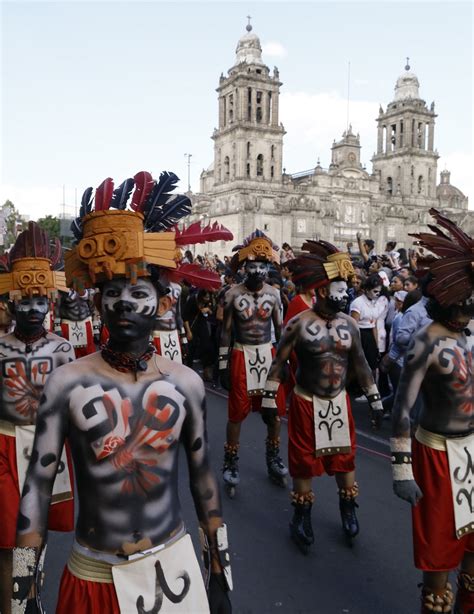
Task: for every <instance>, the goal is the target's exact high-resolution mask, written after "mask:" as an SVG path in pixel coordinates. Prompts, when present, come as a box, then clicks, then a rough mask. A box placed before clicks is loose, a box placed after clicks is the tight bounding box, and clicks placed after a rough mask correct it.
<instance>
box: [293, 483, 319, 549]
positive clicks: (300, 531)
mask: <svg viewBox="0 0 474 614" xmlns="http://www.w3.org/2000/svg"><path fill="white" fill-rule="evenodd" d="M313 502H314V493H313V491H312V490H311V478H294V479H293V491H292V492H291V505H292V506H293V507H294V512H293V518H292V519H291V521H290V536H291V538H292V539H293V541H294V542H295V543H296V545H297V546H298V547H299V548H300V550H301V551H302V552H303V553H304V554H308V552H309V547H310V546H311V545H312V544H313V543H314V533H313V525H312V523H311V508H312V507H313Z"/></svg>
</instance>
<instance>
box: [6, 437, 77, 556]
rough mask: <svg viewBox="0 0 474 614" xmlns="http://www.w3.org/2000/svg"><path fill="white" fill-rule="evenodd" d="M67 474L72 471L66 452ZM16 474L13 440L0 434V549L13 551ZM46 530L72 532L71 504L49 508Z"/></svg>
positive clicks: (16, 495)
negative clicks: (0, 502) (0, 499)
mask: <svg viewBox="0 0 474 614" xmlns="http://www.w3.org/2000/svg"><path fill="white" fill-rule="evenodd" d="M66 450H67V458H68V465H69V474H70V476H71V481H72V476H73V468H72V463H71V457H70V453H69V449H67V448H66ZM18 489H19V485H18V470H17V466H16V448H15V437H10V436H9V435H4V434H3V433H0V493H1V497H2V504H1V505H0V527H1V529H0V548H8V549H10V548H13V547H14V546H15V544H16V523H17V518H18V512H19V509H20V492H19V490H18ZM48 529H50V530H51V531H73V530H74V501H73V499H70V500H69V501H61V503H55V504H54V505H51V506H50V508H49V518H48Z"/></svg>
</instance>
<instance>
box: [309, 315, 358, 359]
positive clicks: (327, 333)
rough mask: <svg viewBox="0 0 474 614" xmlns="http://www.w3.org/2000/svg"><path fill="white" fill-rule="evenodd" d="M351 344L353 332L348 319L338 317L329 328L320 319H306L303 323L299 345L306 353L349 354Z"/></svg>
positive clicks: (316, 354)
mask: <svg viewBox="0 0 474 614" xmlns="http://www.w3.org/2000/svg"><path fill="white" fill-rule="evenodd" d="M351 346H352V334H351V331H350V329H349V326H348V324H347V322H346V320H342V319H339V318H336V319H335V320H333V321H332V322H331V323H330V326H329V328H328V326H327V324H326V322H325V321H322V320H320V319H306V320H304V321H303V322H302V323H301V326H300V335H299V340H298V343H297V347H299V348H300V349H301V350H302V351H304V352H305V353H308V354H312V355H314V356H318V355H327V354H328V353H334V354H347V353H348V352H349V350H350V349H351Z"/></svg>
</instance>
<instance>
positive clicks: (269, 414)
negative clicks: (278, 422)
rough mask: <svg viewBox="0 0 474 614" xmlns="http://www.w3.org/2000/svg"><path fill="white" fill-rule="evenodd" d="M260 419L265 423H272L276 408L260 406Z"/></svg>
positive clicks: (276, 414) (276, 413)
mask: <svg viewBox="0 0 474 614" xmlns="http://www.w3.org/2000/svg"><path fill="white" fill-rule="evenodd" d="M260 413H261V416H262V420H263V421H264V422H265V424H266V425H269V424H273V423H274V422H275V419H276V418H277V416H278V409H277V408H276V406H275V407H262V408H261V410H260Z"/></svg>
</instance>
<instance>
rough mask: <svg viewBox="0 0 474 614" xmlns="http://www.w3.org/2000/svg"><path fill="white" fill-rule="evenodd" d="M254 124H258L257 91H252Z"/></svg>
mask: <svg viewBox="0 0 474 614" xmlns="http://www.w3.org/2000/svg"><path fill="white" fill-rule="evenodd" d="M252 123H253V124H256V123H257V90H256V89H252Z"/></svg>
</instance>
